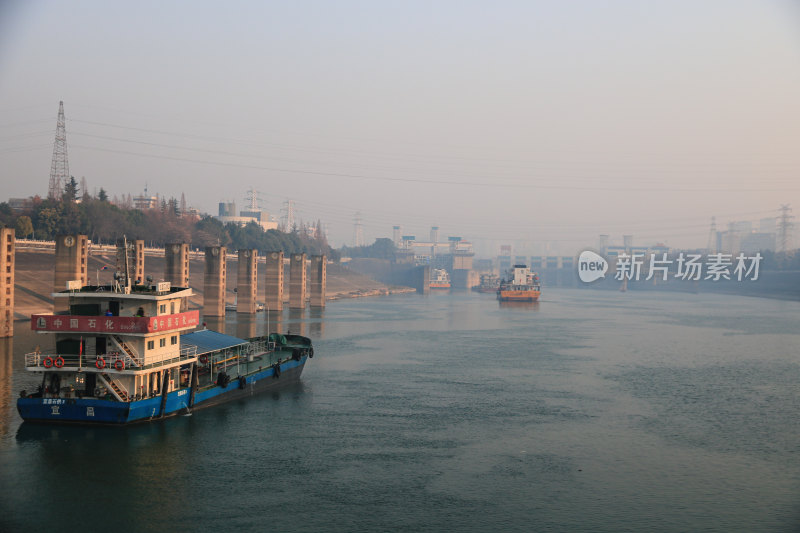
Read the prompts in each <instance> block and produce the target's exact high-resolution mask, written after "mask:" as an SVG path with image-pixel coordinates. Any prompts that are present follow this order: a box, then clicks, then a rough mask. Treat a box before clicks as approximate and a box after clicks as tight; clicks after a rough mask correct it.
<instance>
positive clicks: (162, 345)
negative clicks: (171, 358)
mask: <svg viewBox="0 0 800 533" xmlns="http://www.w3.org/2000/svg"><path fill="white" fill-rule="evenodd" d="M166 345H167V339H158V346H159V347H161V348H163V347H164V346H166Z"/></svg>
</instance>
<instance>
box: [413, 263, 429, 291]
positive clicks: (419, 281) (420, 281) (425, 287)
mask: <svg viewBox="0 0 800 533" xmlns="http://www.w3.org/2000/svg"><path fill="white" fill-rule="evenodd" d="M414 270H415V273H416V276H415V278H416V287H415V288H416V289H417V293H418V294H430V293H431V267H430V265H425V266H419V267H417V268H415V269H414Z"/></svg>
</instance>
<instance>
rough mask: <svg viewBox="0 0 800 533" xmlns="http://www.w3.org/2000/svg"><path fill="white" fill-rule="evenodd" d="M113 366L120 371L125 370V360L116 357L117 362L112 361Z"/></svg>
mask: <svg viewBox="0 0 800 533" xmlns="http://www.w3.org/2000/svg"><path fill="white" fill-rule="evenodd" d="M114 368H116V369H117V370H119V371H120V372H121V371H123V370H125V361H123V360H122V359H117V362H116V363H114Z"/></svg>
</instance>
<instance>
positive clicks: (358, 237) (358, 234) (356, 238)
mask: <svg viewBox="0 0 800 533" xmlns="http://www.w3.org/2000/svg"><path fill="white" fill-rule="evenodd" d="M353 246H355V247H356V248H358V247H359V246H364V226H363V225H362V224H361V213H356V216H355V218H354V219H353Z"/></svg>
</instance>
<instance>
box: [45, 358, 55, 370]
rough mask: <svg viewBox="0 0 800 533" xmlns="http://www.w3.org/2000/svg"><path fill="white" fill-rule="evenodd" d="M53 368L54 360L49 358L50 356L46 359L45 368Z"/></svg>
mask: <svg viewBox="0 0 800 533" xmlns="http://www.w3.org/2000/svg"><path fill="white" fill-rule="evenodd" d="M51 366H53V358H52V357H49V356H48V357H45V358H44V367H45V368H50V367H51Z"/></svg>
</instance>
